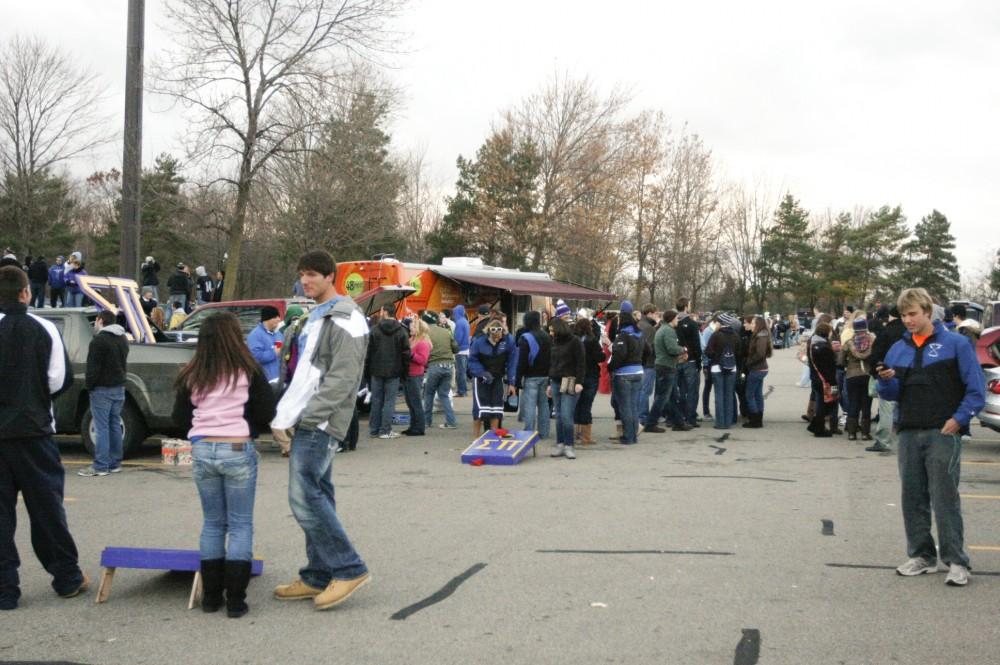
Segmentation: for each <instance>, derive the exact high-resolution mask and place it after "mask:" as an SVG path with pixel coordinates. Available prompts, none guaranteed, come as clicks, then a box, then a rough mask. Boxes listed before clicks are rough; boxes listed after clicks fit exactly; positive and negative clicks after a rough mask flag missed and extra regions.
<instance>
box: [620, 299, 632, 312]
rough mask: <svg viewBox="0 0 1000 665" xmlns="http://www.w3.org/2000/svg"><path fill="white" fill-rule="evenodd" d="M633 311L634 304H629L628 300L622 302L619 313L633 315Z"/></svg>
mask: <svg viewBox="0 0 1000 665" xmlns="http://www.w3.org/2000/svg"><path fill="white" fill-rule="evenodd" d="M632 310H633V307H632V303H631V302H629V301H628V300H622V304H621V307H620V308H619V311H621V313H622V314H631V313H632Z"/></svg>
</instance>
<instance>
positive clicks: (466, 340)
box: [452, 305, 472, 352]
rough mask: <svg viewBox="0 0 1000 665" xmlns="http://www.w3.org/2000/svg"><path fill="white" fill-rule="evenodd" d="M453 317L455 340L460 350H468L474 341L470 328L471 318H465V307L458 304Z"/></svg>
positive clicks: (453, 311)
mask: <svg viewBox="0 0 1000 665" xmlns="http://www.w3.org/2000/svg"><path fill="white" fill-rule="evenodd" d="M452 318H453V319H454V321H455V342H456V343H457V344H458V350H459V352H462V351H468V350H469V344H470V342H471V341H472V334H471V332H470V329H469V320H468V319H467V318H465V307H464V306H463V305H456V306H455V309H453V310H452Z"/></svg>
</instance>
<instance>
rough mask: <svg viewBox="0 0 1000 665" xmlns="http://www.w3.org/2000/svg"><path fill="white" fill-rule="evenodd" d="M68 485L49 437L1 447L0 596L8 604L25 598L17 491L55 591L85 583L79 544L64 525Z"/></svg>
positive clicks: (37, 549)
mask: <svg viewBox="0 0 1000 665" xmlns="http://www.w3.org/2000/svg"><path fill="white" fill-rule="evenodd" d="M64 484H65V471H64V470H63V465H62V461H61V460H60V459H59V446H58V445H57V444H56V443H55V441H53V440H52V439H50V438H49V437H39V438H32V439H19V440H7V441H4V442H3V443H2V444H0V597H3V598H4V599H5V600H6V599H12V600H17V599H18V598H20V596H21V590H20V578H19V576H18V574H17V569H18V567H19V566H20V565H21V560H20V558H19V557H18V554H17V546H16V545H15V543H14V529H15V527H16V525H17V512H16V511H17V493H18V492H20V493H21V500H22V501H23V502H24V507H25V508H26V509H27V512H28V519H29V520H30V522H31V546H32V548H33V549H34V550H35V556H37V557H38V561H39V562H40V563H41V564H42V567H44V568H45V570H46V571H48V573H49V574H50V575H52V588H53V589H55V591H56V593H59V594H67V593H71V592H72V591H74V590H75V589H77V588H79V586H80V583H81V582H83V573H82V572H81V571H80V566H79V564H78V555H77V550H76V543H74V542H73V536H71V535H70V533H69V527H68V526H67V524H66V510H65V509H64V508H63V486H64Z"/></svg>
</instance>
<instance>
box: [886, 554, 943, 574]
mask: <svg viewBox="0 0 1000 665" xmlns="http://www.w3.org/2000/svg"><path fill="white" fill-rule="evenodd" d="M936 572H937V564H936V563H931V562H930V561H928V560H927V559H925V558H923V557H922V556H918V557H914V558H912V559H908V560H907V561H906V563H904V564H903V565H902V566H900V567H899V568H897V569H896V574H897V575H902V576H903V577H913V576H914V575H922V574H923V573H936Z"/></svg>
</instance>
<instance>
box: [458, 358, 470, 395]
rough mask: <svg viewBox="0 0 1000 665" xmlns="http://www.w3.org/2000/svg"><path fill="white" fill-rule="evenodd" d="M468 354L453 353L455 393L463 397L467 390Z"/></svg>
mask: <svg viewBox="0 0 1000 665" xmlns="http://www.w3.org/2000/svg"><path fill="white" fill-rule="evenodd" d="M468 371H469V356H463V355H462V354H455V394H456V395H458V396H459V397H465V396H466V395H467V394H468V392H469V375H468Z"/></svg>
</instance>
